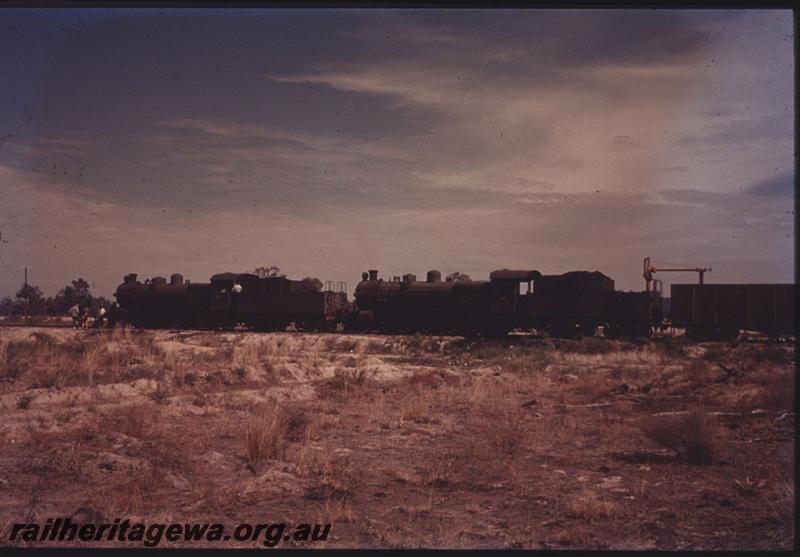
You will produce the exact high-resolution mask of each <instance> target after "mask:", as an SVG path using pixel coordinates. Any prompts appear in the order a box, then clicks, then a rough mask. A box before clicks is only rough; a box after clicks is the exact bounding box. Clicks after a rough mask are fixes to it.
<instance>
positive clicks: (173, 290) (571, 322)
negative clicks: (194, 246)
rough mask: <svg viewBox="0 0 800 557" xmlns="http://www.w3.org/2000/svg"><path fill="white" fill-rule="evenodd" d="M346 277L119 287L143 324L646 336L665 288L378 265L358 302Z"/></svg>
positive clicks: (227, 278) (591, 276)
mask: <svg viewBox="0 0 800 557" xmlns="http://www.w3.org/2000/svg"><path fill="white" fill-rule="evenodd" d="M345 290H346V287H344V286H343V285H342V284H341V283H340V285H338V287H337V289H336V291H334V289H333V288H332V287H328V288H325V289H323V290H322V291H319V290H318V289H317V288H316V287H315V286H314V285H312V284H311V283H308V282H305V281H296V280H289V279H287V278H283V277H268V278H261V277H258V276H257V275H253V274H248V273H242V274H234V273H223V274H218V275H214V276H213V277H211V279H210V281H209V282H207V283H190V282H189V281H184V280H183V277H182V276H181V275H179V274H174V275H172V276H171V277H170V280H169V282H167V280H166V279H165V278H163V277H154V278H152V279H149V280H146V281H145V282H144V283H141V282H139V281H138V280H137V276H136V275H135V274H130V275H127V276H126V277H125V280H124V282H123V284H121V285H120V286H119V288H117V291H116V293H115V294H114V295H115V296H116V298H117V302H118V303H119V305H120V306H121V307H122V308H123V310H124V313H125V315H126V316H127V320H128V322H129V323H130V324H132V325H133V326H135V327H141V328H185V329H230V328H233V327H235V326H245V327H248V328H252V329H256V330H273V331H275V330H285V329H286V327H287V326H288V325H289V324H294V326H295V328H297V329H299V330H313V331H325V330H334V329H336V328H337V327H342V328H344V329H345V330H349V331H373V332H400V333H403V332H406V333H410V332H425V333H441V334H463V335H503V334H506V333H508V332H509V331H512V330H514V329H522V330H530V329H536V330H539V331H546V332H548V333H549V334H551V335H552V336H558V337H579V336H582V335H591V334H594V332H595V330H597V328H598V327H602V328H603V330H604V332H605V335H606V336H609V337H639V336H646V335H648V334H649V333H650V331H651V330H652V329H653V328H654V327H659V326H662V325H663V323H664V316H663V311H662V299H661V296H660V294H659V293H658V292H622V291H617V290H614V281H613V280H612V279H610V278H609V277H607V276H605V275H604V274H602V273H600V272H597V271H595V272H587V271H572V272H569V273H564V274H561V275H542V274H541V273H540V272H538V271H535V270H507V269H503V270H499V271H494V272H492V273H491V275H490V276H489V280H488V281H459V280H453V281H451V280H444V281H443V280H442V277H441V274H440V273H439V272H438V271H429V272H428V273H427V276H426V280H424V281H418V280H417V279H416V277H415V276H414V275H411V274H407V275H404V276H403V277H402V278H401V277H394V278H393V279H392V280H383V279H380V278H378V271H376V270H372V271H369V272H367V273H364V274H363V275H362V280H361V282H359V283H358V285H357V286H356V289H355V301H354V303H351V302H349V301H348V299H347V293H346V291H345Z"/></svg>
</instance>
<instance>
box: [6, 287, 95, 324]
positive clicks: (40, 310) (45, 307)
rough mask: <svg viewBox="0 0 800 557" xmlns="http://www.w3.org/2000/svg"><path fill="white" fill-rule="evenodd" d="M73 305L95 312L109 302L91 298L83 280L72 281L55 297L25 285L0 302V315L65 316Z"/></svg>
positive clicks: (90, 293)
mask: <svg viewBox="0 0 800 557" xmlns="http://www.w3.org/2000/svg"><path fill="white" fill-rule="evenodd" d="M75 304H78V305H79V306H80V307H81V308H86V307H88V308H89V311H91V312H95V311H97V309H98V308H100V307H105V308H108V306H109V305H110V302H109V300H107V299H106V298H105V297H103V296H93V295H92V292H91V288H90V286H89V283H88V282H87V281H86V280H85V279H83V278H77V279H75V280H73V281H72V282H70V284H68V285H67V286H65V287H64V288H62V289H61V290H60V291H59V292H58V294H56V295H55V296H46V297H45V295H44V293H43V292H42V289H41V288H39V287H38V286H35V285H33V284H27V283H26V284H23V285H22V287H21V288H20V289H19V291H18V292H17V293H16V295H15V296H14V297H13V298H12V297H10V296H6V297H4V298H3V299H1V300H0V315H26V314H27V315H66V314H67V312H68V311H69V308H71V307H72V306H73V305H75Z"/></svg>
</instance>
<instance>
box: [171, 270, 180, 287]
mask: <svg viewBox="0 0 800 557" xmlns="http://www.w3.org/2000/svg"><path fill="white" fill-rule="evenodd" d="M169 283H170V284H171V285H172V286H180V285H181V284H183V275H182V274H180V273H174V274H172V275H170V277H169Z"/></svg>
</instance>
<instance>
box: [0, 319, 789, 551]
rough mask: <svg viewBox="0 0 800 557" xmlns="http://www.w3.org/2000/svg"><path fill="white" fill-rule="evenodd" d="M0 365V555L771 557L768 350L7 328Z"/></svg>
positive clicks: (782, 531)
mask: <svg viewBox="0 0 800 557" xmlns="http://www.w3.org/2000/svg"><path fill="white" fill-rule="evenodd" d="M0 355H1V356H2V360H0V366H1V367H0V415H2V417H3V419H2V421H1V422H0V529H2V536H3V538H2V540H3V541H2V542H0V545H5V546H9V545H11V546H27V545H39V546H43V545H47V544H46V543H43V542H37V543H33V542H25V541H21V540H15V541H13V542H11V541H9V532H10V529H11V526H12V525H13V524H14V523H17V522H26V521H34V520H38V521H40V522H44V521H45V519H46V518H50V517H59V516H73V517H74V520H75V521H79V520H80V518H81V516H83V517H85V516H86V515H87V513H89V515H90V516H92V517H93V518H94V521H95V522H100V521H109V522H110V521H111V520H113V519H114V518H117V517H121V518H128V519H130V520H132V521H143V522H145V523H155V522H165V523H170V522H180V523H184V522H212V523H214V522H218V523H222V524H226V525H230V526H231V527H232V526H233V525H235V524H238V523H241V522H251V523H265V522H270V523H275V522H287V523H290V524H296V523H300V522H323V523H325V522H330V523H332V525H333V526H332V529H331V533H330V536H329V538H328V540H327V541H326V542H325V543H324V544H321V545H320V544H317V545H315V547H329V548H334V547H381V548H396V547H401V548H408V547H411V548H415V547H432V548H534V549H535V548H595V549H601V548H614V549H652V548H657V549H663V550H672V549H729V550H731V549H791V548H792V546H793V543H794V463H793V454H794V434H795V423H794V420H795V414H794V406H793V390H794V383H793V378H794V374H795V363H794V349H793V347H791V346H786V345H784V346H779V345H768V344H747V343H740V344H726V343H703V344H690V343H685V342H683V341H682V340H680V339H672V338H668V339H664V340H658V341H649V342H646V341H642V342H638V343H630V342H621V341H608V340H604V339H598V338H592V339H584V340H583V341H556V340H542V339H532V338H527V337H518V338H514V337H511V338H509V339H507V340H502V341H499V340H494V341H489V340H484V341H474V342H467V341H465V340H463V339H460V338H453V337H428V336H405V337H400V336H371V335H317V334H293V333H275V334H256V333H213V332H188V331H159V332H152V331H149V332H148V331H144V332H142V331H130V330H123V331H120V330H117V331H91V330H90V331H74V330H69V329H37V328H25V327H20V328H0ZM79 515H80V516H79ZM50 545H62V546H63V545H65V544H64V543H63V542H62V543H61V544H58V543H57V542H53V543H51V544H50ZM70 545H73V546H79V545H82V543H81V542H77V541H76V542H72V544H70ZM83 545H91V546H92V547H97V546H104V545H105V546H114V547H121V546H123V545H126V544H125V543H122V542H108V541H106V542H96V543H91V544H87V543H83ZM131 545H133V546H136V545H138V544H136V543H135V542H131ZM181 545H183V546H192V547H200V546H202V545H203V543H202V542H191V543H189V542H183V543H181V542H177V543H167V542H165V541H162V543H161V546H181ZM205 545H207V546H210V547H220V546H241V547H259V542H246V543H237V542H234V541H228V542H222V543H219V544H215V543H208V542H206V544H205ZM290 546H292V542H287V543H285V544H283V545H282V546H281V547H290Z"/></svg>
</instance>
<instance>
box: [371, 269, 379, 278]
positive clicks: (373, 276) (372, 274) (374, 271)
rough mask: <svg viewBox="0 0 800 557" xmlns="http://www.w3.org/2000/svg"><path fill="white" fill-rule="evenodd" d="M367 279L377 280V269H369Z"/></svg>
mask: <svg viewBox="0 0 800 557" xmlns="http://www.w3.org/2000/svg"><path fill="white" fill-rule="evenodd" d="M369 280H378V270H377V269H370V270H369Z"/></svg>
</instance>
